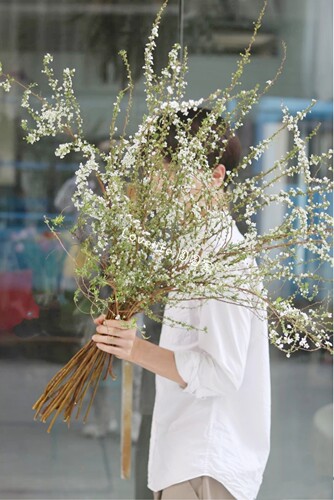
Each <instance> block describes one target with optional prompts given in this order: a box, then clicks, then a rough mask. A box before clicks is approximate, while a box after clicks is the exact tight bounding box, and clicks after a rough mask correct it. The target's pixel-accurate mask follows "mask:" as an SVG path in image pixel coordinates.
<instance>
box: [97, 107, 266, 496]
mask: <svg viewBox="0 0 334 500" xmlns="http://www.w3.org/2000/svg"><path fill="white" fill-rule="evenodd" d="M209 112H210V111H209V110H207V109H200V110H197V111H195V110H193V111H192V112H191V114H190V115H189V114H188V115H187V117H184V119H185V120H186V119H188V118H189V116H190V117H191V120H192V124H191V133H192V134H196V133H197V131H198V129H199V127H200V125H201V123H202V121H203V119H205V117H206V116H207V115H208V113H209ZM174 133H175V131H174ZM171 134H172V136H171V138H170V140H168V141H167V142H168V144H170V145H171V146H172V147H177V144H176V139H175V135H174V137H173V129H172V130H171ZM227 139H228V140H227V144H226V148H225V151H224V153H223V154H222V156H221V158H220V160H219V161H218V163H217V162H216V163H214V162H215V159H216V157H217V156H215V155H214V154H213V155H212V157H211V158H210V159H209V160H210V162H211V164H212V182H213V184H214V185H215V186H217V187H219V186H221V185H222V184H223V182H224V178H225V174H226V171H227V170H228V171H231V170H232V169H233V168H235V166H236V165H237V164H238V162H239V158H240V143H239V141H238V140H237V139H236V137H233V138H231V139H229V138H228V137H227ZM221 140H222V141H223V140H224V141H226V137H222V138H221ZM173 144H174V146H173ZM166 159H167V160H169V159H170V158H168V157H167V158H166ZM197 189H200V186H197ZM242 238H243V237H242V235H241V234H240V232H239V231H238V229H237V226H236V224H233V228H232V242H238V241H241V240H242ZM165 314H166V315H167V316H168V317H171V318H173V319H174V320H176V321H179V322H181V323H183V324H184V323H186V324H189V325H192V326H193V327H194V329H193V330H190V331H189V330H185V329H184V328H182V327H181V326H169V325H167V324H163V326H162V331H161V337H160V343H159V345H155V344H154V343H151V342H149V341H148V340H145V339H143V338H139V337H138V336H136V330H135V329H133V328H128V327H127V326H126V325H123V326H122V325H121V324H120V322H119V321H117V320H108V321H106V320H105V316H103V315H102V316H100V317H99V318H97V319H96V320H95V323H96V325H97V328H96V333H95V334H94V335H93V337H92V338H93V340H94V341H95V342H96V345H97V347H98V348H99V349H101V350H103V351H105V352H108V353H110V354H113V355H115V356H116V357H118V358H121V359H124V360H128V361H130V362H133V363H134V364H137V365H139V366H141V367H143V368H145V369H146V370H149V371H150V372H153V373H154V374H155V375H156V396H155V403H154V412H153V418H152V429H151V438H150V453H149V465H148V487H149V488H150V489H151V490H152V491H153V492H154V498H155V499H163V500H165V499H185V498H187V499H190V498H194V499H197V498H200V499H204V498H205V499H233V498H236V499H238V500H251V499H254V498H256V496H257V494H258V490H259V488H260V485H261V481H262V476H263V472H264V469H265V466H266V462H267V459H268V455H269V446H270V444H269V440H270V372H269V349H268V336H267V323H266V318H265V317H264V313H262V314H258V313H257V312H256V311H254V309H252V308H247V307H244V306H241V305H238V304H237V303H229V302H224V301H220V300H213V299H210V300H206V301H204V300H190V301H186V302H184V303H180V304H178V305H177V306H174V305H173V306H168V305H167V306H166V308H165ZM204 327H206V328H207V332H206V333H203V332H202V331H200V330H202V329H203V328H204Z"/></svg>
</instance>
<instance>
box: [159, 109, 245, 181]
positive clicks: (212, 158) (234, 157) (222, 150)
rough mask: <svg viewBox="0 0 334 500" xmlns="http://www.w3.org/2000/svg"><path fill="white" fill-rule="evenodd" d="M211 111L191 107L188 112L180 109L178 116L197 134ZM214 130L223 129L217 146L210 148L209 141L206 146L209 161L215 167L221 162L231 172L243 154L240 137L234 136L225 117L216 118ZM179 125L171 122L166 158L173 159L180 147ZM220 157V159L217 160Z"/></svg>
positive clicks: (167, 138) (192, 132)
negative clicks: (178, 137)
mask: <svg viewBox="0 0 334 500" xmlns="http://www.w3.org/2000/svg"><path fill="white" fill-rule="evenodd" d="M210 113H211V110H210V109H208V108H198V109H197V110H195V109H189V111H188V113H187V114H185V113H182V112H181V111H178V113H177V116H178V117H179V119H180V120H181V121H182V122H184V124H185V125H188V124H189V121H191V124H190V127H189V133H190V134H191V135H193V136H195V135H196V134H197V133H198V131H199V129H200V127H201V125H202V122H203V121H204V120H205V118H207V117H208V115H209V114H210ZM212 130H213V131H218V132H219V130H221V132H222V133H221V135H220V140H219V141H218V144H217V141H215V142H216V146H215V148H214V149H212V150H210V147H209V143H208V144H206V145H205V146H207V147H208V150H209V153H208V155H207V158H208V163H209V165H210V167H212V168H214V167H215V166H216V165H218V164H219V163H221V164H223V165H224V166H225V168H226V170H227V171H228V172H231V171H232V170H233V169H234V168H235V167H236V166H237V165H238V163H239V161H240V155H241V145H240V141H239V139H238V137H236V136H233V135H232V134H231V132H230V130H229V128H228V126H227V124H226V123H225V121H224V119H223V118H218V119H217V120H216V124H215V125H214V126H213V127H212ZM176 134H177V127H176V126H175V125H174V124H173V123H171V124H170V126H169V132H168V134H167V137H166V143H167V148H166V156H165V158H166V160H167V161H171V159H172V154H173V153H174V152H175V151H176V149H177V147H178V141H177V138H176ZM217 159H218V160H217Z"/></svg>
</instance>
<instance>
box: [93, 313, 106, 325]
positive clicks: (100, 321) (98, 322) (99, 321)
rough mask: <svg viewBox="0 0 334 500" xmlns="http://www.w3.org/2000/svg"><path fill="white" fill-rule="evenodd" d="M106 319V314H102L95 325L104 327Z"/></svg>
mask: <svg viewBox="0 0 334 500" xmlns="http://www.w3.org/2000/svg"><path fill="white" fill-rule="evenodd" d="M105 319H106V315H105V314H101V315H100V316H99V317H98V318H95V319H94V323H95V325H102V324H103V321H104V320H105Z"/></svg>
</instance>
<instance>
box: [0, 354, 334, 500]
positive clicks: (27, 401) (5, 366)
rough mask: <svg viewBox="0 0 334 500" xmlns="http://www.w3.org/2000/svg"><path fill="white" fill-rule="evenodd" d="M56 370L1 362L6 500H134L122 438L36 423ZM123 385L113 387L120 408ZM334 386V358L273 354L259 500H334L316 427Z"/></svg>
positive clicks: (0, 484)
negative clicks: (268, 435)
mask: <svg viewBox="0 0 334 500" xmlns="http://www.w3.org/2000/svg"><path fill="white" fill-rule="evenodd" d="M56 369H57V366H56V365H54V364H52V363H47V362H42V361H34V360H24V359H22V360H6V361H3V360H2V361H1V363H0V380H1V387H0V398H1V399H0V401H1V414H0V498H1V499H13V498H16V499H23V498H30V499H39V498H43V499H60V498H64V499H65V498H67V499H69V498H71V499H78V500H79V499H91V500H92V499H134V478H133V475H134V474H132V479H131V480H127V481H125V480H122V479H120V465H119V436H117V435H113V436H108V437H107V438H104V439H88V438H85V437H83V436H82V433H81V429H82V426H81V424H79V423H75V424H74V425H72V427H71V429H70V430H67V427H66V426H65V425H64V424H62V423H61V422H60V423H57V424H56V425H55V427H54V429H53V431H52V432H51V434H47V433H46V427H45V425H43V424H41V423H39V422H34V421H33V412H32V410H31V405H32V403H33V402H34V401H35V399H36V398H37V397H38V396H39V393H40V392H41V390H42V389H43V387H44V385H45V384H46V382H47V381H48V379H49V378H50V376H51V375H52V374H53V373H54V372H55V371H56ZM120 384H121V381H120V379H118V381H116V382H115V383H114V385H113V387H112V389H111V394H112V397H113V399H114V401H115V405H116V406H118V405H119V398H120ZM331 387H332V365H331V363H329V362H328V358H327V359H326V360H325V361H324V360H320V356H319V353H315V354H313V355H298V356H297V357H295V358H294V359H290V360H287V359H286V358H284V356H282V355H279V353H276V352H274V353H273V356H272V393H273V418H272V451H271V456H270V460H269V463H268V467H267V470H266V474H265V478H264V482H263V486H262V488H261V492H260V494H259V497H258V500H283V499H284V500H288V499H290V500H297V499H312V500H318V499H331V498H332V484H331V478H330V475H331V470H332V466H331V458H332V453H331V449H332V448H331V443H330V439H329V438H328V437H325V436H324V435H322V434H321V433H319V431H317V429H316V426H315V424H314V415H315V413H316V411H317V410H319V408H321V407H323V406H324V405H326V404H328V403H330V402H331V396H332V388H331ZM134 454H135V453H133V455H134ZM319 467H321V470H319ZM321 472H322V473H321Z"/></svg>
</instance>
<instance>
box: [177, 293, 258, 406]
mask: <svg viewBox="0 0 334 500" xmlns="http://www.w3.org/2000/svg"><path fill="white" fill-rule="evenodd" d="M252 316H253V313H252V312H251V311H250V310H249V309H248V308H247V307H242V306H239V305H236V304H229V303H225V302H220V301H218V300H208V301H207V302H205V303H203V304H202V306H201V311H200V328H201V329H203V328H204V327H206V329H207V331H206V332H202V331H200V332H199V333H198V336H199V342H198V348H196V349H195V350H178V351H176V352H175V362H176V367H177V370H178V372H179V374H180V375H181V377H182V378H183V380H184V381H185V382H186V383H187V386H186V387H185V388H184V389H183V390H184V391H185V392H188V393H190V394H193V395H194V396H195V397H197V398H206V397H210V396H222V395H226V394H228V393H230V392H231V391H237V390H238V389H239V388H240V386H241V384H242V381H243V377H244V372H245V366H246V361H247V352H248V347H249V342H250V335H251V323H252Z"/></svg>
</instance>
